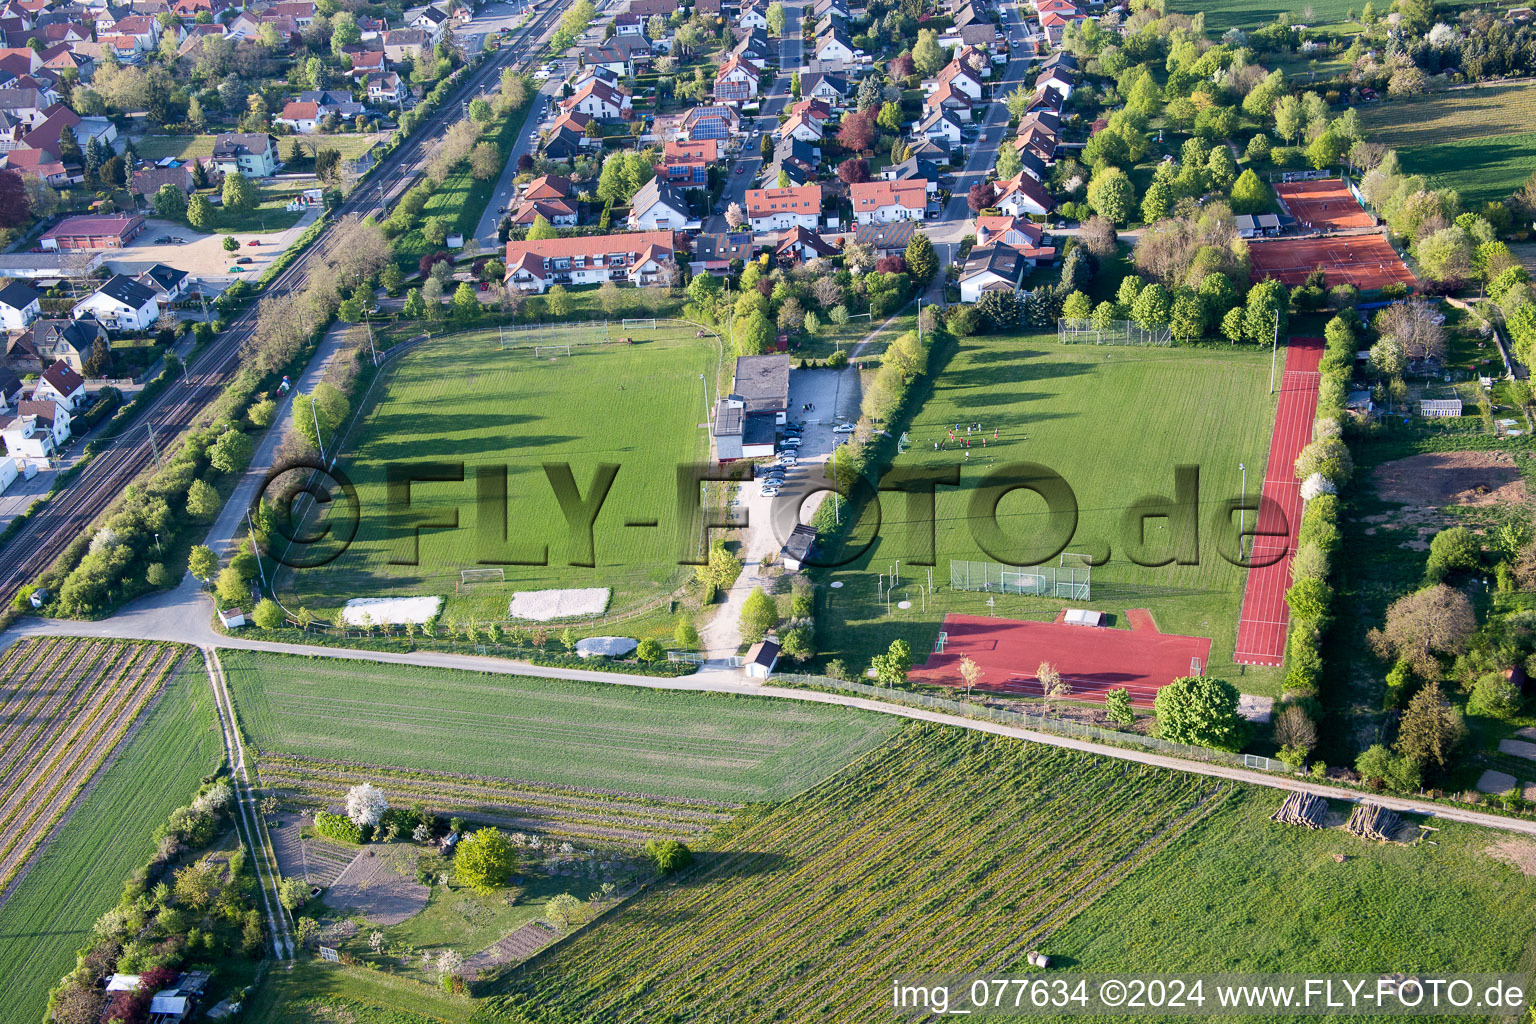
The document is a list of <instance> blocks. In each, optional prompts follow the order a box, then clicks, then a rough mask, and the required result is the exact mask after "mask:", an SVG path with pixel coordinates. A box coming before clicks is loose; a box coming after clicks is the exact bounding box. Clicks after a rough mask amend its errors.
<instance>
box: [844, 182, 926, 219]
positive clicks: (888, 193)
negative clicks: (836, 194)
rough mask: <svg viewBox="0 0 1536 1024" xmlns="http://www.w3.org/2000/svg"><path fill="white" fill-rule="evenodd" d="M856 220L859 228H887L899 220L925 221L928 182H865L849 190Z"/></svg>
mask: <svg viewBox="0 0 1536 1024" xmlns="http://www.w3.org/2000/svg"><path fill="white" fill-rule="evenodd" d="M848 195H849V198H850V199H852V200H853V219H854V222H855V223H858V224H888V223H890V222H891V221H896V220H922V219H923V214H924V213H925V212H927V210H928V182H927V180H926V179H923V178H910V179H908V180H906V181H864V182H860V183H858V184H856V185H853V186H850V187H849V189H848Z"/></svg>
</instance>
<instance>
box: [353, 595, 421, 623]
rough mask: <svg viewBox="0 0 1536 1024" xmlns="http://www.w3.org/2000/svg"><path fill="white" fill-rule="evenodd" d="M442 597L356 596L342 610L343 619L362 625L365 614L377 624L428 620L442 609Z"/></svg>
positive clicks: (370, 620)
mask: <svg viewBox="0 0 1536 1024" xmlns="http://www.w3.org/2000/svg"><path fill="white" fill-rule="evenodd" d="M442 607H443V599H442V598H440V597H354V598H353V599H352V600H350V601H348V602H347V606H346V607H345V608H343V609H342V610H341V621H342V622H344V623H346V624H347V625H349V626H361V625H362V624H363V616H365V615H366V616H368V620H367V621H368V622H369V623H371V624H373V625H375V626H399V625H403V624H405V623H407V622H426V621H427V620H428V619H430V618H431V617H432V616H434V615H436V614H437V613H438V612H439V611H441V610H442Z"/></svg>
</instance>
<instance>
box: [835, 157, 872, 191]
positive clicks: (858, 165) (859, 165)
mask: <svg viewBox="0 0 1536 1024" xmlns="http://www.w3.org/2000/svg"><path fill="white" fill-rule="evenodd" d="M837 180H839V181H841V182H842V183H843V184H844V185H857V184H859V183H860V182H864V181H868V180H869V161H868V160H865V159H862V158H861V157H856V156H851V157H849V158H848V159H846V160H844V161H843V162H842V163H840V164H838V165H837Z"/></svg>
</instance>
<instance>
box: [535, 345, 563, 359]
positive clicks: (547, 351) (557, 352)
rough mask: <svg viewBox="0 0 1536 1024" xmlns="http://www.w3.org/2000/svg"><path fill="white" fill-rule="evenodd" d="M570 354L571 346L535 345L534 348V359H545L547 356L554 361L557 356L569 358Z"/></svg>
mask: <svg viewBox="0 0 1536 1024" xmlns="http://www.w3.org/2000/svg"><path fill="white" fill-rule="evenodd" d="M570 354H571V346H569V345H535V346H534V347H533V357H534V358H535V359H543V358H545V357H546V356H547V357H549V358H550V359H553V358H554V357H555V356H568V355H570Z"/></svg>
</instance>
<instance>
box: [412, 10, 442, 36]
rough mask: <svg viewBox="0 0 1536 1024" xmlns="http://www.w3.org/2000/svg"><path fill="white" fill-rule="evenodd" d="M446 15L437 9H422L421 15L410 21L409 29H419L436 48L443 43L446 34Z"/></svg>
mask: <svg viewBox="0 0 1536 1024" xmlns="http://www.w3.org/2000/svg"><path fill="white" fill-rule="evenodd" d="M448 21H449V18H448V13H447V12H446V11H444V10H442V9H441V8H439V7H431V6H428V7H423V8H422V9H421V13H420V14H417V15H416V17H414V18H412V19H411V21H410V27H411V28H416V29H420V30H421V31H423V32H425V33H426V34H427V37H428V38H430V39H431V40H432V45H433V46H436V45H437V44H438V43H440V42H442V41H443V36H444V35H445V34H446V33H447V32H448Z"/></svg>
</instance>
